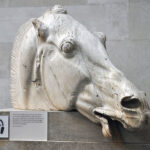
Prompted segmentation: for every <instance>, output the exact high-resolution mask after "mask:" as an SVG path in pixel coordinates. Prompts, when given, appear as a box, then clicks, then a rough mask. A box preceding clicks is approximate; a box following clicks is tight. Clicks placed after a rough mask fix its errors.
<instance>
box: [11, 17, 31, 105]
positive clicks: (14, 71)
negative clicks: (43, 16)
mask: <svg viewBox="0 0 150 150" xmlns="http://www.w3.org/2000/svg"><path fill="white" fill-rule="evenodd" d="M31 27H32V19H30V20H28V21H27V22H26V23H25V24H23V25H22V26H21V27H20V28H19V31H18V33H17V35H16V38H15V41H14V45H13V49H12V54H11V71H10V79H11V80H10V93H11V100H12V101H11V102H12V104H13V106H15V105H16V103H17V102H16V101H17V97H18V96H17V93H18V92H17V91H18V82H19V81H18V79H19V63H18V62H19V57H20V56H19V55H20V48H21V42H20V41H22V40H23V37H24V35H25V34H26V33H27V31H28V30H29V29H30V28H31Z"/></svg>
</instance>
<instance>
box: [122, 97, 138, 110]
mask: <svg viewBox="0 0 150 150" xmlns="http://www.w3.org/2000/svg"><path fill="white" fill-rule="evenodd" d="M121 105H122V106H123V107H125V108H129V109H130V108H138V107H140V105H141V102H140V100H139V99H138V98H131V96H127V97H124V98H123V99H122V100H121Z"/></svg>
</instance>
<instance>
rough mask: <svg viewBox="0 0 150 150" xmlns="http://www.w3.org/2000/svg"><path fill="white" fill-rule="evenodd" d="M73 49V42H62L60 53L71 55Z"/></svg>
mask: <svg viewBox="0 0 150 150" xmlns="http://www.w3.org/2000/svg"><path fill="white" fill-rule="evenodd" d="M74 48H75V44H74V41H73V40H71V39H70V40H68V41H64V42H63V43H62V45H61V51H63V52H64V53H72V52H73V50H74Z"/></svg>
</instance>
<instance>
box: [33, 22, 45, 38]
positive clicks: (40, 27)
mask: <svg viewBox="0 0 150 150" xmlns="http://www.w3.org/2000/svg"><path fill="white" fill-rule="evenodd" d="M32 24H33V26H34V28H35V30H36V32H37V36H38V38H39V39H40V40H46V38H47V35H48V27H47V26H46V25H45V24H44V23H43V22H41V21H40V20H38V19H34V20H32Z"/></svg>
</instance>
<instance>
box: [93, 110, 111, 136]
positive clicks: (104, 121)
mask: <svg viewBox="0 0 150 150" xmlns="http://www.w3.org/2000/svg"><path fill="white" fill-rule="evenodd" d="M93 113H94V115H95V117H96V118H98V120H99V122H100V124H101V126H102V133H103V135H104V136H105V137H111V136H112V135H111V131H110V127H109V120H111V118H110V116H108V115H106V114H104V113H100V112H99V111H97V109H94V110H93Z"/></svg>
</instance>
